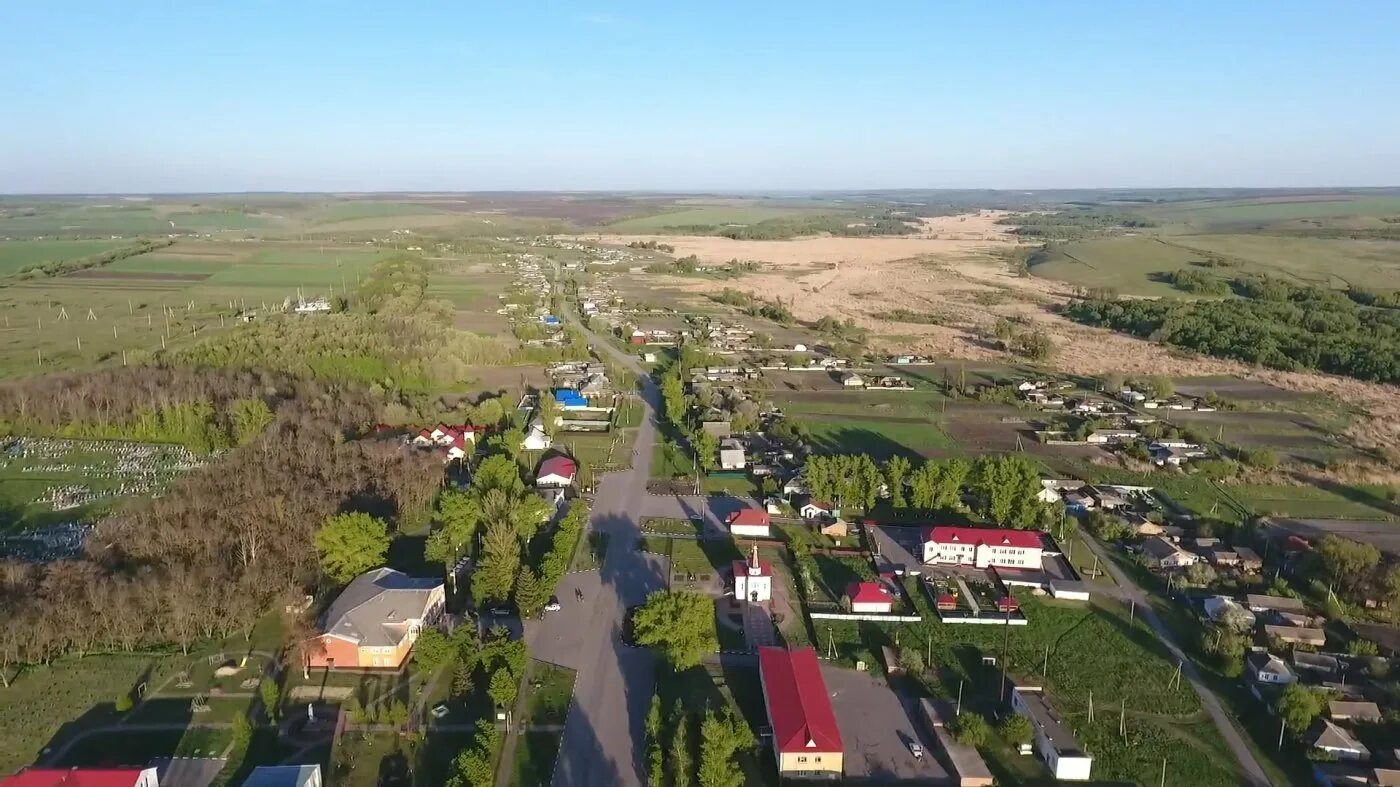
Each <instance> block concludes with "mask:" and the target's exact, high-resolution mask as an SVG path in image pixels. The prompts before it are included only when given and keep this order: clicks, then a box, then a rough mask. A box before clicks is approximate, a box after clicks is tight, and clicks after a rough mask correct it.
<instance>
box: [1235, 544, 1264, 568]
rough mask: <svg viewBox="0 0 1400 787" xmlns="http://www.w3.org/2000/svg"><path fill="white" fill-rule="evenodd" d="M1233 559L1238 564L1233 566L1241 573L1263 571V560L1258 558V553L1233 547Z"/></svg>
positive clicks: (1245, 548)
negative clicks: (1237, 560) (1236, 559)
mask: <svg viewBox="0 0 1400 787" xmlns="http://www.w3.org/2000/svg"><path fill="white" fill-rule="evenodd" d="M1235 557H1237V558H1239V562H1238V563H1236V564H1235V565H1236V566H1237V567H1238V568H1239V570H1241V571H1247V572H1251V573H1252V572H1255V571H1262V570H1263V569H1264V559H1263V558H1261V557H1259V553H1258V552H1255V551H1254V550H1252V549H1250V548H1249V547H1235Z"/></svg>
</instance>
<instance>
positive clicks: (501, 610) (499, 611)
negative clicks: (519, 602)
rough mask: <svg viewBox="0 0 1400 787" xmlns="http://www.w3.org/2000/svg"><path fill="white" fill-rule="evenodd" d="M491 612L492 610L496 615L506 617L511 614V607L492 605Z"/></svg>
mask: <svg viewBox="0 0 1400 787" xmlns="http://www.w3.org/2000/svg"><path fill="white" fill-rule="evenodd" d="M490 612H491V614H492V615H495V616H496V617H498V618H500V617H505V616H506V615H509V614H510V607H506V606H500V607H492V608H491V609H490Z"/></svg>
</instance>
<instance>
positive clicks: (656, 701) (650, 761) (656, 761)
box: [646, 694, 666, 787]
mask: <svg viewBox="0 0 1400 787" xmlns="http://www.w3.org/2000/svg"><path fill="white" fill-rule="evenodd" d="M646 744H647V782H648V783H649V784H650V785H651V787H665V784H666V758H665V757H664V756H663V755H662V749H661V698H660V697H658V696H656V695H655V694H653V695H652V696H651V708H650V709H648V710H647V720H646Z"/></svg>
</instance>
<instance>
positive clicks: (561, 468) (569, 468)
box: [535, 454, 578, 488]
mask: <svg viewBox="0 0 1400 787" xmlns="http://www.w3.org/2000/svg"><path fill="white" fill-rule="evenodd" d="M577 476H578V462H575V461H574V460H572V459H570V458H569V457H567V456H563V455H562V454H561V455H556V456H551V457H550V458H548V459H546V460H544V461H543V462H541V463H540V472H539V474H538V475H536V476H535V486H537V487H555V488H563V487H570V486H573V485H574V478H575V477H577Z"/></svg>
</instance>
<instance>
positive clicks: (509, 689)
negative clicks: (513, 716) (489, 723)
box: [486, 668, 519, 708]
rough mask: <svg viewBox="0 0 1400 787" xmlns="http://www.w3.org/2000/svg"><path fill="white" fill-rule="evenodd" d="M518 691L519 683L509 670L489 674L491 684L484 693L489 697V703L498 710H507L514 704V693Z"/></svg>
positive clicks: (499, 670)
mask: <svg viewBox="0 0 1400 787" xmlns="http://www.w3.org/2000/svg"><path fill="white" fill-rule="evenodd" d="M518 691H519V683H518V681H517V679H516V677H515V676H514V675H512V674H511V672H510V670H509V669H504V668H503V669H498V670H496V671H495V672H493V673H491V684H490V685H489V686H488V687H487V688H486V693H487V694H490V695H491V701H492V702H494V703H495V704H496V707H498V708H508V707H510V705H511V703H513V702H515V696H516V693H517V692H518Z"/></svg>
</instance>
